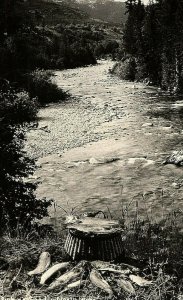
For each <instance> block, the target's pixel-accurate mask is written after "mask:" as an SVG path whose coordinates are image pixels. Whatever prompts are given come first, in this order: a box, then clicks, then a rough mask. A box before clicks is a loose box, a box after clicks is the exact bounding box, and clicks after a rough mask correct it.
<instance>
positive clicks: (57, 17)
mask: <svg viewBox="0 0 183 300" xmlns="http://www.w3.org/2000/svg"><path fill="white" fill-rule="evenodd" d="M70 2H71V1H69V0H67V1H59V0H56V1H54V0H28V1H27V2H26V3H27V6H28V8H29V10H30V11H31V12H32V17H33V18H34V19H35V20H34V21H35V23H42V24H43V23H45V25H57V24H62V23H71V22H73V23H78V22H83V21H86V20H88V18H89V17H88V14H87V13H86V12H85V11H82V10H80V8H79V7H77V6H76V5H75V6H74V5H71V4H70Z"/></svg>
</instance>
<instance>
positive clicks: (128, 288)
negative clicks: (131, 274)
mask: <svg viewBox="0 0 183 300" xmlns="http://www.w3.org/2000/svg"><path fill="white" fill-rule="evenodd" d="M118 285H119V286H120V287H121V288H122V289H123V290H124V291H126V292H127V293H129V294H133V295H134V294H135V289H134V287H133V285H132V284H131V282H129V281H128V280H124V279H122V278H121V279H120V280H118Z"/></svg>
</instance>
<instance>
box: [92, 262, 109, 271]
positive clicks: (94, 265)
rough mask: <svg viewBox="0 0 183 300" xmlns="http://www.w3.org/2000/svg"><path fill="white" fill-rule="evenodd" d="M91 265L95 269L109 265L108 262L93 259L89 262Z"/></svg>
mask: <svg viewBox="0 0 183 300" xmlns="http://www.w3.org/2000/svg"><path fill="white" fill-rule="evenodd" d="M91 265H92V266H93V267H94V268H96V269H100V268H108V267H109V266H110V263H109V262H106V261H101V260H94V261H92V262H91Z"/></svg>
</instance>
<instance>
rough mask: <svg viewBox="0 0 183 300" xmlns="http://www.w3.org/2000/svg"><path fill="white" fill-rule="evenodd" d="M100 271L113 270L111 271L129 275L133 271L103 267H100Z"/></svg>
mask: <svg viewBox="0 0 183 300" xmlns="http://www.w3.org/2000/svg"><path fill="white" fill-rule="evenodd" d="M98 270H99V271H100V272H111V273H116V274H121V275H129V274H130V273H131V272H130V270H128V269H126V270H116V269H114V268H101V269H98Z"/></svg>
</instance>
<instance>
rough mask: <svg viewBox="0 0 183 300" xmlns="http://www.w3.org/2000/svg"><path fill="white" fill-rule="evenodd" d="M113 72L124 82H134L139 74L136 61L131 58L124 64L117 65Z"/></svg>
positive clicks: (123, 62)
mask: <svg viewBox="0 0 183 300" xmlns="http://www.w3.org/2000/svg"><path fill="white" fill-rule="evenodd" d="M111 72H112V74H116V75H117V76H119V77H120V78H121V79H123V80H131V81H134V80H135V76H136V72H137V71H136V62H135V59H134V58H133V57H130V58H127V59H125V60H124V61H122V62H119V63H116V64H115V65H114V67H113V69H112V71H111Z"/></svg>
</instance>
